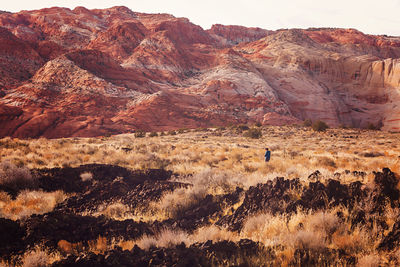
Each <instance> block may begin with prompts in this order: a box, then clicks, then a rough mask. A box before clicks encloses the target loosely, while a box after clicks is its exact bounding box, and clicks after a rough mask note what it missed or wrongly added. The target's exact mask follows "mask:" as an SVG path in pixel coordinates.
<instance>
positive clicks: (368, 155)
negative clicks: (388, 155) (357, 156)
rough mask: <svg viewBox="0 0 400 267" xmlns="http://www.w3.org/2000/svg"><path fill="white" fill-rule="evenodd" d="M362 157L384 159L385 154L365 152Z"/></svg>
mask: <svg viewBox="0 0 400 267" xmlns="http://www.w3.org/2000/svg"><path fill="white" fill-rule="evenodd" d="M361 156H363V157H366V158H375V157H382V156H384V154H382V153H379V152H365V153H362V154H361Z"/></svg>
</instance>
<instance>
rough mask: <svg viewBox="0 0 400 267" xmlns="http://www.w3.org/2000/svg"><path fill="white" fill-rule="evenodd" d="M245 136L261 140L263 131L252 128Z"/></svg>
mask: <svg viewBox="0 0 400 267" xmlns="http://www.w3.org/2000/svg"><path fill="white" fill-rule="evenodd" d="M244 136H245V137H250V138H253V139H259V138H261V137H262V131H261V129H258V128H251V129H249V130H247V131H246V132H245V133H244Z"/></svg>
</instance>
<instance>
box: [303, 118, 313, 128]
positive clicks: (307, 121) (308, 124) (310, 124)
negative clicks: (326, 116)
mask: <svg viewBox="0 0 400 267" xmlns="http://www.w3.org/2000/svg"><path fill="white" fill-rule="evenodd" d="M312 124H313V123H312V120H310V119H306V120H304V122H303V125H304V126H306V127H311V126H312Z"/></svg>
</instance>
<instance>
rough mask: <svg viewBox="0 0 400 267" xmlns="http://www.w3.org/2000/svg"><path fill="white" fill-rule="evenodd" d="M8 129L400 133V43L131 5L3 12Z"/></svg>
mask: <svg viewBox="0 0 400 267" xmlns="http://www.w3.org/2000/svg"><path fill="white" fill-rule="evenodd" d="M0 58H1V59H2V60H1V62H0V72H1V75H0V136H15V137H38V136H45V137H65V136H98V135H104V134H115V133H122V132H131V131H135V130H138V129H141V130H169V129H174V128H190V127H204V126H211V125H223V124H231V123H255V122H260V123H263V124H274V125H282V124H291V123H299V122H300V121H301V120H304V119H313V120H316V119H320V120H324V121H326V122H327V123H328V124H329V125H331V126H338V125H347V126H354V127H365V126H367V125H368V124H370V123H373V124H375V125H377V126H382V128H383V129H385V130H393V131H397V130H398V129H400V110H399V109H400V108H399V107H400V106H399V105H398V102H399V101H400V97H399V91H398V89H399V87H400V61H399V58H400V38H399V37H390V36H374V35H366V34H363V33H361V32H359V31H357V30H354V29H329V28H321V29H308V30H300V29H292V30H279V31H268V30H264V29H260V28H246V27H242V26H224V25H213V26H212V28H211V29H209V30H203V29H202V28H201V27H199V26H197V25H194V24H193V23H191V22H190V21H189V20H188V19H185V18H175V17H174V16H171V15H168V14H143V13H137V12H133V11H131V10H129V9H128V8H126V7H113V8H109V9H95V10H88V9H86V8H84V7H78V8H75V9H73V10H70V9H68V8H48V9H41V10H35V11H21V12H19V13H8V12H4V13H1V14H0Z"/></svg>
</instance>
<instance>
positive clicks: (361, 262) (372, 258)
mask: <svg viewBox="0 0 400 267" xmlns="http://www.w3.org/2000/svg"><path fill="white" fill-rule="evenodd" d="M357 266H360V267H361V266H363V267H378V266H381V260H380V258H379V255H378V254H369V255H364V256H362V257H360V258H359V259H358V262H357Z"/></svg>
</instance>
